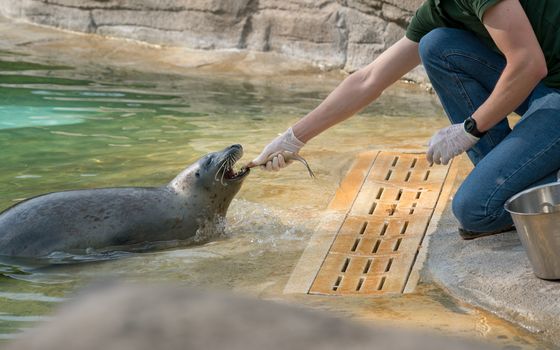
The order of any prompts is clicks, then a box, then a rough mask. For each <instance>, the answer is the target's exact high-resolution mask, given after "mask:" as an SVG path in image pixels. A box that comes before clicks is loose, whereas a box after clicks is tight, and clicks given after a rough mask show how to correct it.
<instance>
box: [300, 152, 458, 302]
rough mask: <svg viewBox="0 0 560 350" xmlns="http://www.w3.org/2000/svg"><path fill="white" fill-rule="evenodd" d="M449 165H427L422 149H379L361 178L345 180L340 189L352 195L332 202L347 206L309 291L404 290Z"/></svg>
mask: <svg viewBox="0 0 560 350" xmlns="http://www.w3.org/2000/svg"><path fill="white" fill-rule="evenodd" d="M356 166H360V167H361V168H362V171H363V167H364V165H363V164H360V163H359V162H358V163H357V165H356ZM448 169H449V168H448V167H443V166H437V167H432V166H430V165H429V164H428V163H427V161H426V160H425V157H424V154H407V153H394V152H379V153H378V154H377V157H375V158H374V159H373V165H371V168H370V169H369V172H368V173H367V176H366V177H365V181H363V182H362V183H359V184H358V183H357V182H356V181H354V182H353V185H354V186H349V185H348V181H346V188H343V187H344V186H341V190H342V191H350V192H351V193H353V194H355V197H354V198H353V201H352V202H349V201H348V196H347V195H345V194H344V193H337V195H336V196H335V199H334V200H333V203H331V207H336V206H337V205H338V204H337V198H339V199H341V198H342V199H344V201H345V202H346V203H349V210H348V211H347V215H346V216H345V218H344V221H343V223H342V225H341V226H340V228H339V229H338V232H337V234H336V236H335V239H334V242H333V244H332V245H331V247H330V249H329V251H328V253H327V255H326V257H325V259H324V261H323V263H322V265H321V268H320V269H319V272H318V273H317V275H316V277H315V279H314V281H313V283H312V285H311V289H310V290H309V293H311V294H329V295H341V294H345V295H347V294H384V293H402V292H403V290H404V288H405V285H406V282H407V279H408V276H409V274H410V271H411V268H412V266H413V264H414V261H415V259H416V255H417V253H418V249H419V247H420V245H421V243H422V240H423V238H424V234H425V232H426V229H427V227H428V224H429V222H430V218H431V216H432V214H433V212H434V208H435V206H436V204H437V201H438V198H439V195H440V192H441V189H442V186H443V183H444V181H445V178H446V175H447V172H448ZM355 173H356V170H355V169H351V170H350V172H349V175H352V174H355ZM343 185H344V182H343ZM356 186H357V187H358V189H355V187H356ZM360 186H361V187H360ZM339 192H340V190H339Z"/></svg>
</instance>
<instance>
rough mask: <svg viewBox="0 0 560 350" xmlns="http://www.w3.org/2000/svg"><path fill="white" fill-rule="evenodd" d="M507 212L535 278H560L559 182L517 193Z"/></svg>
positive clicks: (506, 205) (508, 203) (506, 206)
mask: <svg viewBox="0 0 560 350" xmlns="http://www.w3.org/2000/svg"><path fill="white" fill-rule="evenodd" d="M558 175H559V176H560V172H559V173H558ZM505 209H506V210H507V211H508V212H509V213H510V214H511V216H512V218H513V222H514V223H515V227H516V229H517V233H518V234H519V238H520V239H521V243H522V244H523V247H524V248H525V251H526V252H527V255H528V256H529V261H531V265H532V266H533V271H534V272H535V275H537V277H539V278H542V279H547V280H553V279H560V179H559V182H556V183H552V184H547V185H542V186H537V187H533V188H530V189H528V190H525V191H523V192H520V193H518V194H516V195H515V196H513V197H511V198H510V199H509V200H508V201H507V202H506V204H505Z"/></svg>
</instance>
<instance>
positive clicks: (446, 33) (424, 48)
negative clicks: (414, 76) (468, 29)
mask: <svg viewBox="0 0 560 350" xmlns="http://www.w3.org/2000/svg"><path fill="white" fill-rule="evenodd" d="M452 31H453V30H452V29H450V28H436V29H434V30H432V31H430V32H429V33H428V34H426V35H424V36H423V37H422V39H420V42H419V43H418V53H419V54H420V58H421V59H422V63H423V64H424V65H426V64H427V63H429V62H430V59H431V58H434V57H439V56H440V55H441V49H442V48H444V47H446V46H447V43H448V41H449V39H450V38H451V37H452Z"/></svg>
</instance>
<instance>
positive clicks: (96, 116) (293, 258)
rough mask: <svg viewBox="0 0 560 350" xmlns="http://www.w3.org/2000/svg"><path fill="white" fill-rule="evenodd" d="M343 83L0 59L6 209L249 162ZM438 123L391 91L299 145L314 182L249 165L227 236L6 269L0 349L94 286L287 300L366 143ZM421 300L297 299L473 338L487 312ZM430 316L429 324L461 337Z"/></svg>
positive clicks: (383, 143) (1, 176)
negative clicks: (231, 152) (232, 161)
mask: <svg viewBox="0 0 560 350" xmlns="http://www.w3.org/2000/svg"><path fill="white" fill-rule="evenodd" d="M337 83H338V80H337V79H332V78H325V77H321V76H312V75H310V76H309V77H306V78H305V79H304V80H302V81H298V80H294V81H293V82H289V83H286V82H285V81H283V82H282V84H279V83H274V82H266V81H264V80H263V81H261V82H258V83H255V82H250V81H248V80H247V79H245V78H243V77H235V76H231V75H218V74H210V73H205V74H202V73H197V74H191V75H188V74H186V75H170V74H164V73H160V74H156V73H150V74H148V73H145V72H138V71H134V70H127V69H123V68H115V67H111V66H103V65H93V64H87V65H80V64H76V65H74V66H70V65H68V63H67V62H61V63H60V64H56V63H55V64H53V63H52V60H51V63H50V64H46V63H44V62H41V61H40V60H39V59H38V58H36V57H35V56H34V55H32V54H26V55H23V54H21V53H20V52H18V51H17V50H13V51H0V149H1V153H0V154H1V158H0V159H1V167H2V168H1V169H2V171H1V172H0V210H3V209H5V208H8V207H9V206H11V205H13V204H15V203H17V202H19V201H21V200H22V199H25V198H29V197H32V196H35V195H38V194H42V193H46V192H53V191H61V190H68V189H80V188H96V187H109V186H111V187H112V186H159V185H162V184H165V183H166V182H168V181H170V180H171V179H172V178H173V177H174V176H175V175H176V174H177V173H178V172H180V171H181V170H182V169H183V168H184V167H186V166H187V165H189V164H190V163H192V162H193V161H195V160H196V159H198V158H199V157H200V156H202V155H204V154H206V153H208V152H212V151H216V150H219V149H222V148H224V147H225V146H228V145H230V144H233V143H241V144H242V145H243V146H244V148H245V152H246V155H245V157H244V158H243V161H248V160H250V159H252V157H254V156H256V155H257V154H258V152H259V151H260V150H261V149H262V147H263V146H264V145H265V144H266V142H268V141H270V140H271V139H272V138H273V137H274V136H275V135H276V134H277V133H279V132H281V131H283V130H284V129H285V128H287V127H288V126H289V125H291V124H292V123H293V122H295V121H296V120H297V119H298V118H300V117H302V116H303V115H305V114H306V113H307V112H308V111H309V110H311V109H312V108H313V107H315V106H316V105H317V104H318V103H319V102H320V101H321V100H322V99H323V98H324V97H326V96H327V94H328V93H329V91H331V90H332V88H334V86H335V85H336V84H337ZM445 124H446V121H445V118H444V117H443V114H442V110H441V108H440V107H439V104H438V103H437V101H436V99H435V97H434V96H432V95H429V94H427V93H426V92H425V91H422V90H421V89H418V88H416V87H413V86H410V85H399V86H396V87H394V88H392V89H390V90H389V91H387V92H386V93H384V95H383V96H382V97H381V98H380V99H379V100H378V101H377V102H376V103H374V104H372V106H370V107H369V108H368V109H367V110H365V111H364V112H362V113H360V115H358V116H356V117H354V118H352V119H350V120H348V121H346V122H344V123H342V124H341V125H339V126H337V127H335V128H333V129H331V130H329V131H327V132H325V133H324V134H323V135H320V136H319V137H317V138H316V139H314V140H312V141H311V142H310V143H309V145H307V146H306V147H305V148H304V150H303V151H302V155H304V156H305V157H306V158H307V160H308V161H309V163H310V165H311V167H312V168H313V170H314V171H315V173H316V175H317V179H316V180H310V179H309V178H308V176H307V172H306V170H305V168H303V166H301V164H295V165H292V166H290V167H289V168H287V169H285V170H284V171H282V172H281V173H278V174H269V173H264V172H261V171H260V170H255V171H253V172H252V174H251V175H250V176H249V177H248V179H247V180H246V182H245V184H244V186H243V188H242V189H241V191H240V193H239V194H238V195H237V197H236V199H235V200H234V202H233V203H232V205H231V207H230V210H229V212H228V218H227V230H226V231H227V232H226V235H225V236H224V237H218V238H216V239H215V240H213V241H212V242H210V243H207V244H204V245H201V246H195V247H188V248H183V249H176V250H168V251H160V252H153V253H145V254H117V255H116V256H110V257H109V258H115V259H108V260H105V261H89V262H85V261H84V262H81V263H74V264H58V265H47V266H45V265H38V264H36V263H35V262H29V261H25V262H22V261H17V262H14V261H4V262H3V263H0V341H2V340H4V341H7V340H9V339H12V338H13V337H16V336H17V335H18V334H19V333H20V332H21V331H22V330H24V329H26V328H30V327H32V326H34V325H35V324H37V323H38V322H48V320H49V318H50V317H51V315H52V314H53V312H54V309H56V308H57V307H58V306H60V305H61V304H63V303H64V302H65V301H66V300H68V299H70V298H72V297H73V294H74V292H75V291H76V290H80V289H82V288H84V286H87V285H89V284H91V283H94V284H95V283H99V280H102V281H103V280H106V279H110V280H115V279H116V280H119V281H121V280H126V281H140V282H147V281H149V282H165V281H173V282H175V283H180V284H185V285H189V286H200V287H210V288H217V289H226V290H233V291H236V292H241V293H244V294H250V295H256V296H259V297H263V298H270V299H277V298H282V299H289V298H287V297H285V296H282V289H283V287H284V285H285V283H286V281H287V279H288V278H289V276H290V273H291V271H292V270H293V268H294V265H295V264H296V262H297V260H298V259H299V256H300V255H301V252H302V251H303V249H304V248H305V246H306V244H307V241H308V239H309V237H310V236H311V235H312V233H313V231H314V229H315V227H316V226H317V223H318V222H319V220H320V219H321V214H322V212H323V210H324V209H325V208H326V206H327V204H328V202H329V200H330V198H331V197H332V195H333V194H334V191H335V190H336V188H337V187H338V183H339V181H340V180H341V179H342V177H343V176H344V174H345V172H346V170H347V169H348V167H349V166H350V164H351V162H352V160H353V159H354V157H355V155H356V154H357V153H359V152H361V151H364V150H367V149H381V148H383V149H418V148H422V145H423V144H425V142H426V140H427V139H428V138H429V137H430V136H431V134H432V133H433V131H434V130H435V129H437V128H438V127H439V126H442V125H445ZM425 294H426V296H424V295H423V294H420V295H417V296H415V297H411V296H408V297H403V298H402V299H398V301H397V299H391V298H390V299H385V300H384V299H378V300H377V301H376V302H375V303H370V302H369V301H368V300H369V299H345V298H334V299H333V298H312V297H307V296H301V297H298V298H295V299H297V300H296V302H298V303H304V304H308V305H310V306H312V307H318V308H322V309H327V310H332V311H334V312H339V313H342V314H353V315H357V316H358V317H364V318H368V317H369V316H368V315H375V318H385V319H395V318H398V319H409V318H410V317H409V316H406V317H405V316H404V315H411V314H413V312H411V311H413V310H415V311H419V312H420V315H424V316H421V317H420V318H418V320H416V321H412V322H413V323H414V322H416V323H419V324H420V323H421V324H425V323H426V317H429V318H430V319H433V317H432V316H431V315H433V314H434V313H435V314H439V315H441V316H442V318H443V319H451V320H457V321H456V322H457V323H460V324H464V325H467V327H466V329H467V331H464V333H465V334H466V335H467V336H471V335H472V334H473V333H474V334H476V331H470V330H469V329H470V328H469V325H472V327H471V328H472V329H476V327H475V325H476V324H477V322H479V320H480V319H481V317H486V316H480V313H479V312H478V311H473V310H470V309H469V310H467V311H464V309H461V310H463V311H461V312H457V311H456V310H455V309H456V308H451V309H450V310H448V309H446V308H443V309H442V310H439V309H438V307H439V306H438V302H437V301H434V300H435V299H436V298H434V297H433V296H430V295H428V294H429V293H425ZM438 295H439V294H438ZM439 298H441V296H440V297H439ZM374 305H375V307H374ZM373 307H374V308H375V309H374V310H373V311H372V308H373ZM368 313H369V314H368ZM400 314H402V315H403V316H399V317H396V316H395V315H400ZM426 315H429V316H426ZM432 322H434V324H433V327H434V328H443V329H448V330H449V329H451V331H452V332H458V333H460V331H458V330H457V329H455V328H452V327H450V326H448V325H447V324H446V323H442V324H439V323H437V322H435V321H433V320H432ZM454 322H455V321H454ZM428 323H429V322H428ZM451 323H452V322H451ZM496 323H499V321H496ZM495 327H497V329H498V330H497V331H493V332H494V333H496V332H501V333H496V334H499V335H500V336H502V334H503V333H506V334H514V336H511V338H512V339H513V338H514V337H518V336H517V335H516V334H517V333H516V332H517V331H516V330H512V328H511V327H510V326H507V327H506V326H502V325H498V326H495ZM508 327H510V328H508ZM494 333H492V332H490V333H489V334H490V335H489V336H494V335H495V334H494ZM523 337H526V335H523ZM506 338H507V337H506ZM516 339H517V338H516ZM523 339H525V338H523ZM516 342H517V343H523V342H521V341H519V340H517V341H516Z"/></svg>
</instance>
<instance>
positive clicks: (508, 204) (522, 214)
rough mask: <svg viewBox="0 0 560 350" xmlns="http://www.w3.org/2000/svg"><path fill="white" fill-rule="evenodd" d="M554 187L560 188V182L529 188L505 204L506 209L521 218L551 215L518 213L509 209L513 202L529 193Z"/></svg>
mask: <svg viewBox="0 0 560 350" xmlns="http://www.w3.org/2000/svg"><path fill="white" fill-rule="evenodd" d="M553 186H560V181H557V182H551V183H549V184H544V185H539V186H535V187H531V188H528V189H526V190H523V191H521V192H519V193H517V194H514V195H513V196H512V197H510V198H509V199H508V200H507V201H506V203H505V204H504V209H505V210H506V211H507V212H508V213H510V214H515V215H521V216H535V215H546V214H551V213H523V212H517V211H513V210H511V209H509V208H508V207H509V206H510V205H511V203H512V202H513V201H515V200H516V199H518V198H519V197H521V196H523V195H525V194H527V193H529V192H533V191H536V190H540V189H541V188H546V187H553Z"/></svg>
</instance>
